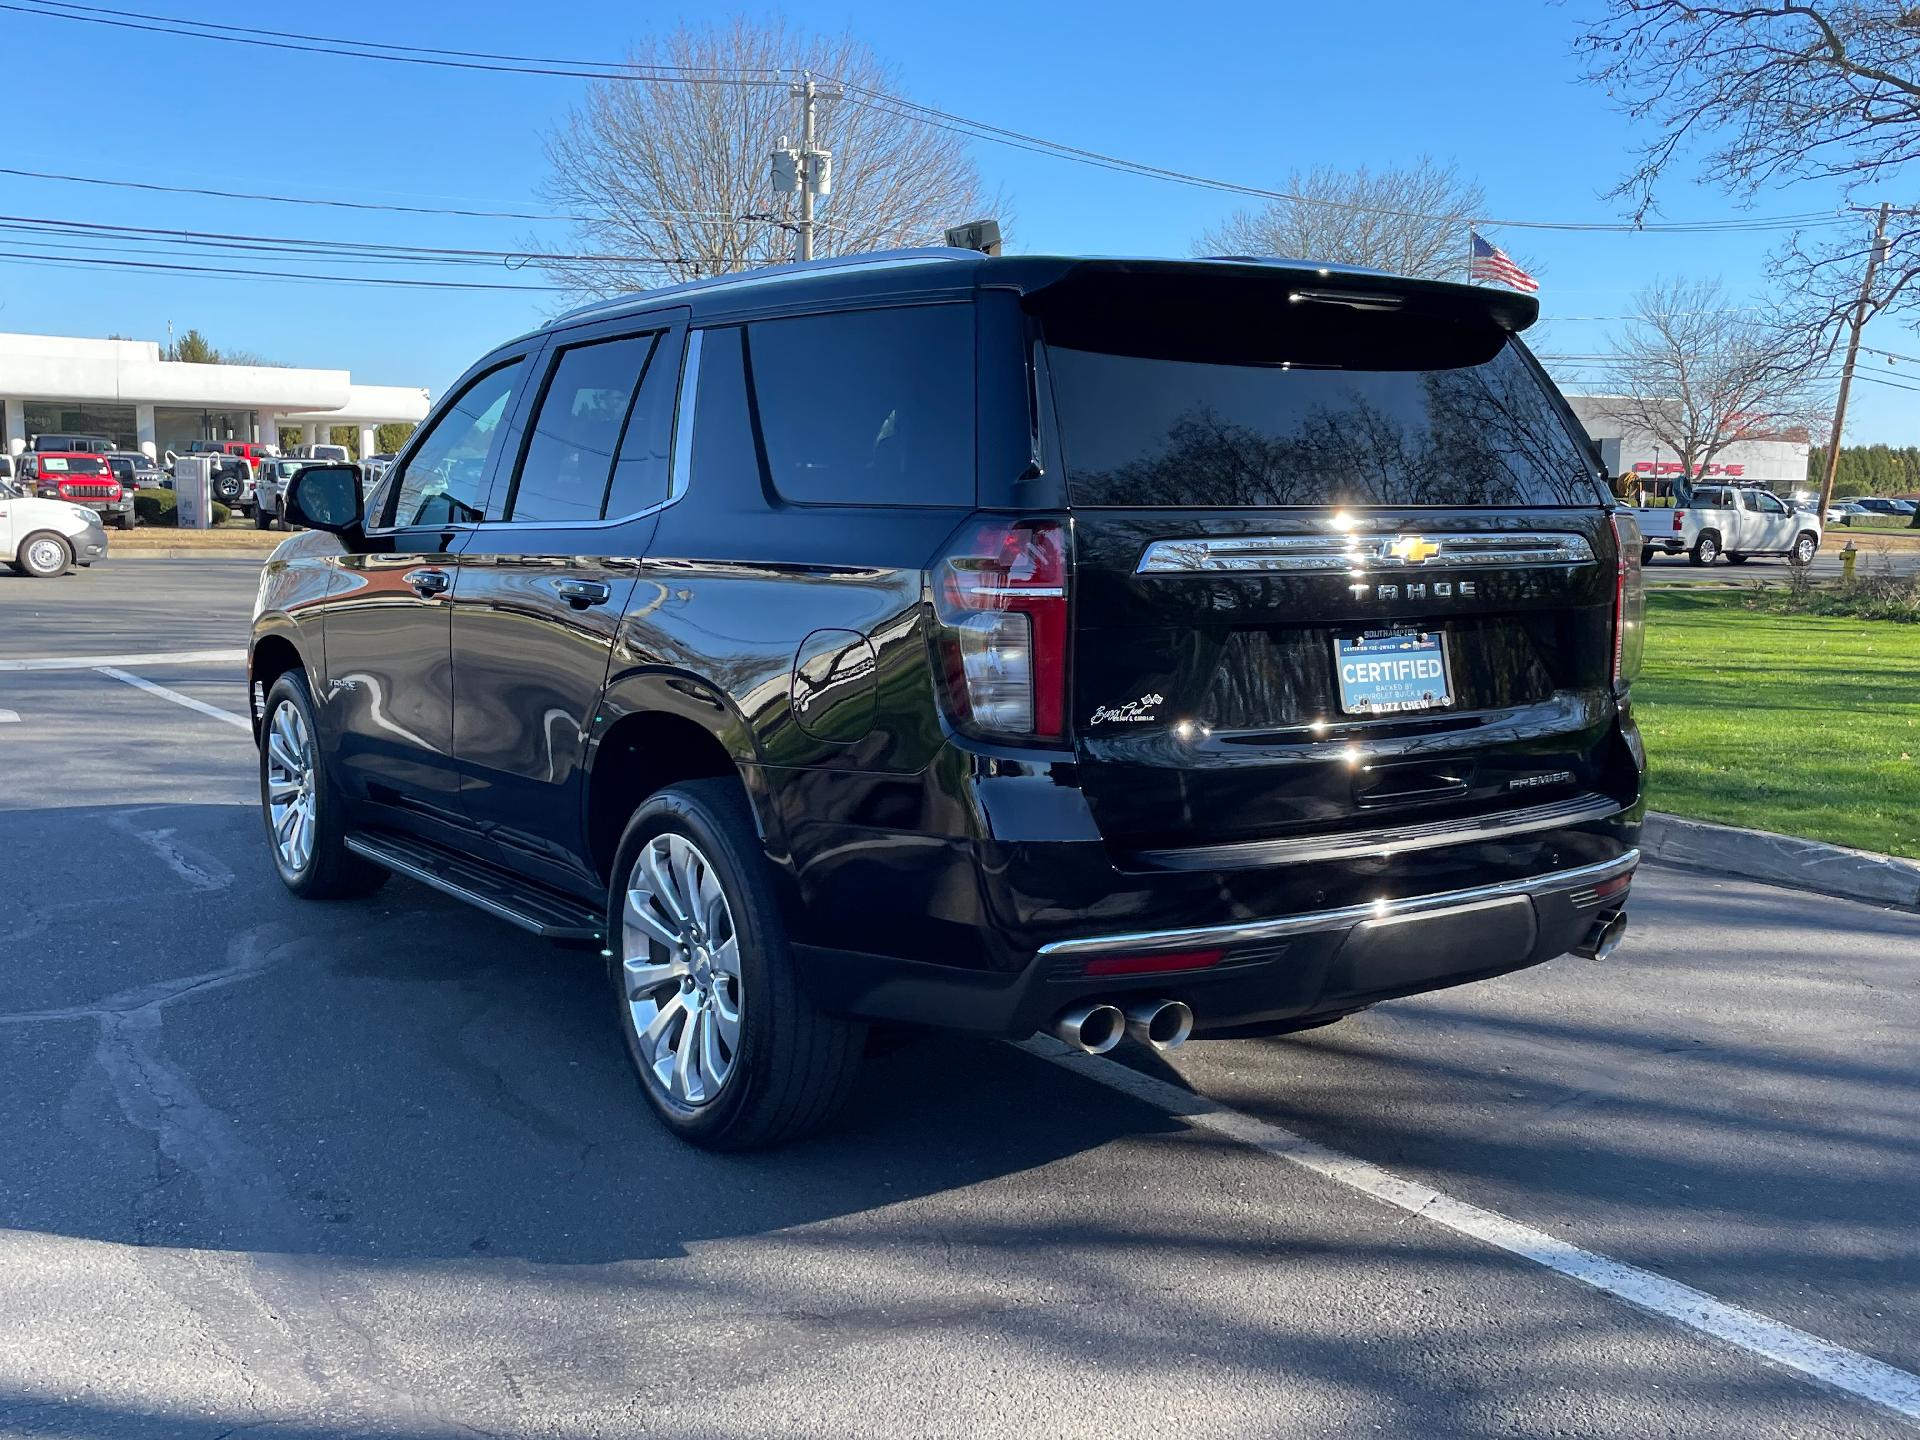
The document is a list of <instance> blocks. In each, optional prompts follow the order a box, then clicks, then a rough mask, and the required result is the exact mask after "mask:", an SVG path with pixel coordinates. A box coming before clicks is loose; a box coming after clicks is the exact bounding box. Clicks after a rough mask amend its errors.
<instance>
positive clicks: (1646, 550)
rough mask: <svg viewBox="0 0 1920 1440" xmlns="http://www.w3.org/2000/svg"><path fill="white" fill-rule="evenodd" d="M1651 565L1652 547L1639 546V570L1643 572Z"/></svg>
mask: <svg viewBox="0 0 1920 1440" xmlns="http://www.w3.org/2000/svg"><path fill="white" fill-rule="evenodd" d="M1652 563H1653V547H1652V546H1651V545H1643V546H1641V547H1640V568H1641V569H1642V570H1644V569H1646V568H1647V566H1649V565H1651V564H1652Z"/></svg>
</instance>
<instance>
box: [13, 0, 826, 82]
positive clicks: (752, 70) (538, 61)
mask: <svg viewBox="0 0 1920 1440" xmlns="http://www.w3.org/2000/svg"><path fill="white" fill-rule="evenodd" d="M33 3H35V4H37V5H40V6H43V7H46V8H48V9H52V10H77V11H80V12H83V13H85V14H89V15H112V16H117V17H129V18H132V19H136V20H156V21H160V22H163V23H165V24H170V25H191V26H194V27H195V28H197V29H200V30H224V31H228V32H230V33H233V34H236V35H265V36H269V37H271V38H274V39H289V40H315V41H321V42H323V43H326V44H335V45H357V46H363V47H366V48H370V49H379V50H400V51H405V52H407V53H409V54H414V55H450V56H457V57H460V58H462V59H467V60H506V61H514V62H518V63H522V64H527V65H580V66H587V65H592V66H600V67H604V68H608V69H625V70H659V71H667V72H676V73H680V74H687V75H723V76H731V75H763V76H779V77H787V76H791V75H792V73H793V71H792V69H791V67H787V66H771V65H747V66H732V65H678V64H655V63H653V62H651V61H649V62H647V63H646V64H643V65H634V64H632V63H631V62H629V61H624V60H578V59H570V58H567V57H562V56H554V55H503V54H499V53H497V52H495V51H491V50H452V49H443V48H440V47H437V46H432V45H397V44H394V43H392V42H390V41H386V40H350V39H340V38H336V37H334V36H329V35H303V34H301V33H300V32H298V31H290V30H263V29H259V28H257V27H254V26H249V25H221V24H217V23H216V22H214V21H212V20H185V19H181V18H180V17H178V16H172V15H152V14H147V13H144V12H142V11H138V10H120V9H114V8H110V7H107V6H101V5H78V4H73V3H70V0H33ZM49 18H54V19H62V18H78V17H65V16H50V17H49Z"/></svg>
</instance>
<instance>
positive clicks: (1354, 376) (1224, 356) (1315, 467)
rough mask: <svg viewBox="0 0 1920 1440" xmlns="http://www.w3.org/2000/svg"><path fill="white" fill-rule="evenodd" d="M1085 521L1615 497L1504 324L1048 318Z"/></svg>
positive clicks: (1273, 317)
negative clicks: (1137, 510) (1112, 511)
mask: <svg viewBox="0 0 1920 1440" xmlns="http://www.w3.org/2000/svg"><path fill="white" fill-rule="evenodd" d="M1046 334H1047V340H1048V346H1047V355H1048V363H1049V366H1050V368H1051V371H1052V376H1053V388H1054V400H1055V407H1056V412H1057V415H1058V424H1059V430H1060V441H1061V446H1062V449H1063V451H1064V453H1065V460H1066V469H1067V487H1068V494H1069V497H1070V498H1071V500H1072V503H1073V504H1075V505H1087V506H1129V507H1151V508H1160V507H1185V506H1231V507H1259V506H1288V505H1302V506H1325V505H1394V506H1400V505H1408V506H1411V505H1423V506H1455V505H1459V506H1560V505H1596V504H1600V503H1602V501H1603V499H1604V496H1603V494H1602V491H1601V488H1600V486H1599V484H1598V482H1597V481H1596V479H1595V478H1594V467H1593V461H1592V459H1591V457H1590V456H1588V455H1587V454H1586V453H1585V451H1584V450H1583V448H1582V447H1581V445H1580V444H1579V443H1578V442H1577V441H1576V440H1575V439H1574V437H1573V435H1572V432H1571V431H1570V430H1569V429H1568V426H1567V422H1566V420H1565V418H1564V416H1563V414H1562V412H1561V410H1560V407H1559V406H1558V404H1557V403H1556V401H1555V398H1554V396H1553V393H1552V391H1551V390H1550V389H1549V388H1548V386H1547V384H1546V382H1545V381H1544V380H1543V379H1542V378H1541V377H1540V375H1539V372H1538V371H1537V370H1536V369H1535V368H1534V367H1533V365H1532V364H1530V363H1529V361H1528V360H1527V359H1526V357H1525V356H1524V355H1522V354H1521V353H1520V351H1519V350H1518V348H1517V346H1516V345H1515V343H1514V342H1513V341H1512V340H1511V339H1510V338H1508V337H1507V336H1506V335H1505V334H1504V333H1503V332H1500V331H1498V330H1496V329H1495V328H1494V327H1493V326H1492V325H1491V324H1480V325H1475V324H1472V323H1462V322H1455V321H1452V320H1449V319H1443V318H1438V317H1420V316H1413V315H1405V316H1402V315H1397V314H1385V315H1382V314H1369V313H1365V312H1357V311H1356V310H1354V309H1352V308H1348V307H1344V306H1339V305H1327V304H1317V303H1315V304H1298V305H1292V306H1289V307H1285V308H1281V309H1278V310H1274V309H1271V308H1268V307H1266V306H1256V305H1247V306H1245V307H1244V309H1242V310H1241V311H1239V312H1237V313H1236V312H1231V311H1223V312H1220V313H1210V311H1209V309H1208V308H1207V307H1202V306H1194V307H1192V308H1190V309H1186V310H1181V311H1177V312H1175V313H1171V314H1169V313H1166V312H1153V311H1151V310H1149V311H1148V312H1147V313H1145V314H1142V315H1140V316H1138V317H1135V316H1132V315H1130V314H1129V312H1128V310H1127V307H1125V306H1124V305H1119V306H1114V307H1111V308H1108V309H1104V310H1102V311H1101V312H1099V313H1088V314H1083V315H1079V316H1069V317H1065V318H1064V319H1061V320H1052V319H1050V320H1049V321H1048V322H1047V324H1046Z"/></svg>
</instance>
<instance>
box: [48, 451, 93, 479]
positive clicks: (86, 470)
mask: <svg viewBox="0 0 1920 1440" xmlns="http://www.w3.org/2000/svg"><path fill="white" fill-rule="evenodd" d="M40 468H41V469H42V470H44V471H45V472H46V473H47V474H49V475H104V474H106V473H107V462H106V460H105V459H104V458H102V457H101V456H98V455H43V456H41V457H40Z"/></svg>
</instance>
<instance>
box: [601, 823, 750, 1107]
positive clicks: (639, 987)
mask: <svg viewBox="0 0 1920 1440" xmlns="http://www.w3.org/2000/svg"><path fill="white" fill-rule="evenodd" d="M620 939H621V949H620V960H621V971H622V984H623V986H624V988H625V993H626V999H627V1011H628V1016H629V1020H630V1023H631V1024H632V1025H633V1033H634V1038H635V1041H636V1043H637V1045H638V1048H639V1053H640V1057H641V1064H642V1069H643V1070H644V1071H645V1072H646V1074H647V1076H648V1078H649V1080H650V1081H651V1082H652V1083H653V1084H654V1085H655V1086H657V1087H658V1088H659V1089H660V1090H661V1091H662V1092H663V1093H664V1095H665V1096H666V1098H667V1099H668V1100H670V1101H672V1102H673V1103H674V1104H676V1105H682V1106H689V1107H693V1106H700V1105H706V1104H709V1103H711V1102H712V1101H713V1100H714V1099H716V1098H717V1097H718V1096H719V1094H720V1091H721V1089H722V1088H723V1087H724V1086H725V1085H726V1083H727V1078H728V1076H730V1075H731V1074H732V1073H733V1069H734V1064H735V1062H736V1061H737V1060H738V1059H739V1057H740V1009H741V1001H742V998H743V996H742V980H741V974H740V938H739V933H738V931H736V930H735V928H734V923H733V908H732V906H731V905H729V904H728V902H727V895H726V891H725V890H724V889H723V888H722V886H721V883H720V877H719V875H718V874H717V873H716V872H715V870H714V868H713V865H712V864H711V862H709V861H708V859H707V857H706V855H705V854H704V853H702V851H701V849H700V847H699V846H697V845H695V844H694V843H693V842H692V841H690V840H688V839H687V838H686V837H685V836H683V835H674V834H665V835H656V836H654V837H653V838H652V839H650V840H648V841H647V842H646V843H645V844H644V845H642V846H641V847H640V853H639V855H638V856H636V857H635V859H634V862H633V868H632V870H631V872H630V873H629V874H628V876H627V883H626V895H625V899H624V901H623V902H622V905H621V923H620Z"/></svg>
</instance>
